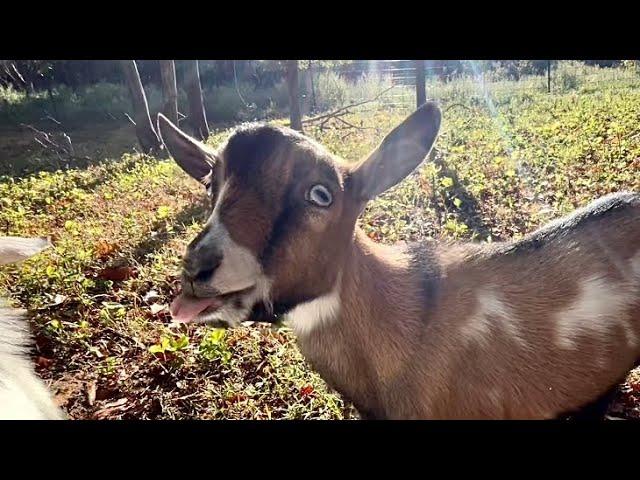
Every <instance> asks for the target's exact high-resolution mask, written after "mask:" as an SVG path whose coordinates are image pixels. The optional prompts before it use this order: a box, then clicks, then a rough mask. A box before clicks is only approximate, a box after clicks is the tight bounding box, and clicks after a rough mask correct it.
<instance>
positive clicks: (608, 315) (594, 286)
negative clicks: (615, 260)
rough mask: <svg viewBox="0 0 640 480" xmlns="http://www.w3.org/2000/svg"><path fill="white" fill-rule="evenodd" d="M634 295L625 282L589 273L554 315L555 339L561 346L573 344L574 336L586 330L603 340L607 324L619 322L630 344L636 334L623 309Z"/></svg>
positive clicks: (571, 346) (630, 302)
mask: <svg viewBox="0 0 640 480" xmlns="http://www.w3.org/2000/svg"><path fill="white" fill-rule="evenodd" d="M634 298H635V297H634V295H633V293H632V291H630V289H629V284H628V283H620V282H618V283H616V282H612V281H611V280H607V279H604V278H601V277H591V278H588V279H587V280H585V281H584V282H583V283H582V286H581V291H580V295H579V296H578V298H577V299H576V300H575V301H574V302H573V304H571V305H570V306H569V308H567V309H566V310H564V311H562V312H560V313H559V314H558V316H557V329H556V335H557V337H556V338H557V342H558V345H559V346H560V347H563V348H575V338H576V337H577V336H578V335H582V334H586V335H589V336H591V337H596V339H597V340H600V341H605V340H606V338H607V332H608V331H609V329H610V328H612V327H615V326H616V325H620V326H621V327H622V328H623V329H624V331H625V335H626V336H627V343H628V344H629V345H630V346H633V345H636V344H637V341H638V339H637V338H636V335H635V333H634V332H633V329H632V328H631V326H630V325H629V323H628V319H627V318H625V317H624V316H623V313H624V311H625V310H626V309H627V308H628V307H629V306H630V305H631V304H632V303H633V301H634Z"/></svg>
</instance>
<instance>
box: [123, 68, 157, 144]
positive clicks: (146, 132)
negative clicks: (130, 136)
mask: <svg viewBox="0 0 640 480" xmlns="http://www.w3.org/2000/svg"><path fill="white" fill-rule="evenodd" d="M120 65H121V67H122V71H123V72H124V78H125V81H126V83H127V87H128V88H129V93H130V94H131V103H132V104H133V117H134V119H135V125H136V135H137V136H138V141H139V142H140V146H141V147H142V150H143V151H144V153H153V152H158V151H160V139H159V138H158V135H157V134H156V131H155V130H154V128H153V124H152V123H151V116H150V115H149V105H148V104H147V97H146V96H145V94H144V89H143V88H142V81H141V80H140V74H139V73H138V66H137V65H136V61H135V60H122V61H121V62H120Z"/></svg>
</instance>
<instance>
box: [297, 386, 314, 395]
mask: <svg viewBox="0 0 640 480" xmlns="http://www.w3.org/2000/svg"><path fill="white" fill-rule="evenodd" d="M312 393H313V387H312V386H311V385H305V386H304V387H302V388H301V389H300V395H302V396H303V397H307V396H309V395H311V394H312Z"/></svg>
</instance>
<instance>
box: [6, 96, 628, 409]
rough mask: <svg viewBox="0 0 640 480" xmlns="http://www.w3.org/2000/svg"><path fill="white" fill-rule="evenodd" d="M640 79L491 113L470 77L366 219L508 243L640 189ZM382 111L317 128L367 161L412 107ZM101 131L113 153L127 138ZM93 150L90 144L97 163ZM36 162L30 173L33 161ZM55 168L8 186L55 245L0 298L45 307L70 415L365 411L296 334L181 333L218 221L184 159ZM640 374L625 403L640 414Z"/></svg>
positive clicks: (41, 361) (9, 198)
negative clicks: (208, 231) (198, 248)
mask: <svg viewBox="0 0 640 480" xmlns="http://www.w3.org/2000/svg"><path fill="white" fill-rule="evenodd" d="M611 85H613V84H611ZM463 87H464V88H463ZM467 87H468V88H470V90H465V89H467ZM637 87H638V85H635V84H632V85H627V84H625V85H623V86H619V88H598V89H596V90H594V91H591V90H589V91H584V92H582V93H579V92H577V91H570V92H568V93H560V94H554V95H548V94H546V93H544V92H542V91H521V92H520V93H510V94H508V95H507V94H504V93H501V91H500V90H499V89H498V90H496V91H493V92H489V95H488V98H489V99H490V100H491V102H490V103H491V106H489V105H488V104H487V101H486V100H485V95H484V93H483V92H482V91H479V90H478V88H477V86H473V85H471V86H466V84H461V85H458V89H459V91H460V92H462V93H458V94H456V93H455V92H453V93H450V96H449V97H446V98H443V110H444V112H445V113H444V122H443V131H442V134H441V137H440V140H439V142H438V146H437V150H436V152H435V154H434V156H433V160H434V161H433V162H425V164H424V165H423V166H422V167H421V168H420V169H419V171H417V172H416V173H415V174H413V175H412V176H411V177H410V178H409V179H407V180H406V181H405V182H403V183H402V184H400V185H398V186H396V187H395V188H393V189H392V190H390V191H389V192H387V193H385V194H384V195H383V196H381V197H380V198H379V199H377V200H376V201H375V202H373V203H372V204H371V205H370V206H369V207H368V208H367V210H366V212H365V214H364V216H363V218H362V219H361V224H362V226H363V227H364V229H365V231H366V232H367V233H368V234H369V235H370V236H371V237H373V238H376V239H377V240H379V241H382V242H394V241H398V240H411V239H416V238H421V237H425V236H431V237H434V238H438V239H443V240H449V239H456V238H457V239H474V240H477V241H493V240H496V239H508V238H512V237H518V236H521V235H523V234H525V233H526V232H529V231H531V230H532V229H534V228H536V227H537V226H539V225H541V224H542V223H544V222H545V221H548V220H549V219H551V218H553V217H556V216H558V215H561V214H563V213H566V212H569V211H571V210H572V209H574V208H575V207H577V206H579V205H583V204H584V203H586V202H587V201H589V200H590V199H592V198H595V197H597V196H599V195H602V194H605V193H608V192H612V191H617V190H621V189H632V190H640V89H639V88H637ZM448 88H450V89H452V90H455V88H456V87H455V85H453V86H450V87H448ZM370 107H371V105H369V106H368V107H367V108H368V111H360V112H354V113H352V114H351V115H349V116H347V117H344V119H345V120H347V121H348V122H350V123H352V124H354V125H359V126H361V128H360V129H353V128H346V127H345V125H344V124H341V123H340V122H338V121H332V122H330V123H328V124H327V125H325V126H324V128H323V129H322V130H321V129H320V128H318V127H309V128H308V129H307V133H308V134H309V135H311V136H313V137H315V138H317V139H318V140H320V141H321V142H322V143H324V144H325V145H326V146H327V147H328V148H329V149H331V150H332V151H333V152H335V153H336V154H339V155H341V156H343V157H345V158H346V159H350V160H357V159H359V158H361V157H362V156H363V155H365V154H366V153H367V152H368V151H369V150H370V149H371V148H373V147H374V146H375V145H376V144H377V142H379V141H380V139H381V138H382V136H383V135H384V133H386V132H387V131H389V130H390V129H391V128H393V127H394V126H395V125H396V124H397V123H398V122H399V121H400V120H401V119H402V118H403V117H404V116H405V114H406V113H407V111H408V110H406V109H390V108H388V107H384V106H377V107H376V106H375V105H374V106H373V108H370ZM95 133H96V136H98V137H100V136H102V135H104V136H103V137H102V141H103V142H105V143H108V139H109V136H108V135H112V134H113V133H114V132H104V133H102V132H101V131H99V130H97V131H96V132H95ZM226 133H227V132H226V131H220V132H217V133H216V134H214V135H213V136H212V138H211V139H210V142H211V143H212V144H213V145H215V144H216V143H218V142H219V141H220V140H221V139H222V138H223V137H224V136H225V135H226ZM16 136H17V134H16ZM15 138H16V137H12V139H11V141H12V142H14V140H15ZM3 142H5V139H4V137H3ZM7 142H8V141H7ZM7 142H5V143H3V144H1V145H0V147H1V148H2V149H4V150H0V151H4V152H5V156H7V155H11V146H10V145H7V144H6V143H7ZM125 143H126V142H125ZM93 144H94V143H93V142H92V141H91V140H90V139H87V142H86V144H85V145H80V146H79V148H84V149H85V151H86V152H88V153H89V154H90V152H91V145H93ZM16 153H21V152H16ZM27 157H28V158H25V162H27V164H28V165H30V164H29V163H28V162H29V161H31V160H34V159H35V158H36V155H35V154H32V155H30V156H29V155H28V156H27ZM105 159H106V160H109V159H110V161H106V160H105ZM41 164H42V161H41V160H40V161H35V160H34V163H33V165H32V168H31V170H29V168H27V170H26V172H27V173H25V175H23V176H20V177H11V176H4V177H0V228H1V229H2V234H11V235H42V236H51V237H52V240H53V243H54V245H55V247H54V248H53V249H51V250H49V251H46V252H44V253H42V254H40V255H38V256H37V257H35V258H33V259H31V260H29V261H27V262H25V263H24V264H22V265H19V266H8V267H3V268H2V269H0V289H5V290H7V292H8V294H9V295H10V296H11V297H12V298H13V299H14V300H15V301H16V303H18V304H21V305H23V306H25V307H27V308H28V309H29V310H30V311H31V312H32V313H33V321H34V325H35V331H36V334H37V335H36V336H37V343H38V349H39V351H38V357H39V358H38V365H39V367H38V371H39V373H40V374H41V375H42V376H43V377H45V378H46V379H48V380H50V381H51V383H52V388H53V389H54V390H55V391H56V392H58V398H59V400H60V402H61V404H62V405H63V407H64V408H65V410H66V411H67V412H69V414H70V415H71V416H72V417H73V418H274V419H275V418H326V419H342V418H356V414H355V412H354V410H353V408H352V407H351V406H350V405H348V404H346V403H345V402H344V401H343V400H342V399H341V398H340V397H339V395H337V394H336V393H335V392H332V391H330V390H329V389H328V388H327V387H326V386H325V384H324V383H323V381H322V380H321V379H320V378H319V377H318V375H316V374H315V373H314V372H312V371H311V370H310V369H309V367H308V366H307V364H306V363H305V361H304V359H303V358H302V356H301V355H300V353H299V351H298V350H297V348H296V347H295V343H294V337H293V335H292V333H291V332H290V331H289V330H287V329H286V328H283V327H273V328H268V327H264V326H256V325H253V326H248V327H243V328H240V329H236V330H232V331H223V330H216V329H212V328H208V327H203V326H182V327H180V328H173V329H169V328H168V327H167V322H168V313H167V310H166V305H167V304H168V303H169V302H170V300H171V298H172V296H173V295H174V293H175V292H176V290H177V273H178V268H179V259H180V255H181V253H182V250H183V249H184V246H185V245H186V243H187V242H188V240H189V239H190V238H192V237H193V236H194V234H195V233H196V232H197V231H198V228H199V225H200V222H201V220H202V215H203V211H204V210H203V205H202V201H203V192H201V191H200V188H199V186H198V185H196V184H195V182H193V181H191V180H190V179H189V178H188V177H187V176H186V175H185V174H184V173H183V172H182V171H181V170H180V169H179V168H178V167H177V166H176V165H174V163H173V162H172V161H168V160H164V161H162V160H158V159H154V158H149V157H145V156H142V155H138V154H132V153H127V154H124V155H119V154H118V155H115V154H105V157H104V158H103V159H102V160H101V161H100V162H97V164H95V162H87V164H86V165H84V164H83V165H82V166H81V167H77V168H71V169H68V170H58V171H49V172H47V171H44V172H40V173H28V172H29V171H33V170H35V169H37V168H38V166H39V165H41ZM72 166H73V165H72ZM634 375H635V376H634ZM634 375H632V376H631V377H630V380H629V381H628V382H627V384H626V385H625V386H624V387H623V388H622V389H621V394H620V397H619V399H618V400H619V401H618V404H617V405H618V407H619V408H624V409H625V415H627V416H630V417H633V416H635V417H640V411H639V409H638V404H639V403H640V397H639V396H638V392H639V391H640V388H638V387H639V383H638V374H637V373H636V374H634Z"/></svg>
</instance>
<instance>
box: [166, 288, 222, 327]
mask: <svg viewBox="0 0 640 480" xmlns="http://www.w3.org/2000/svg"><path fill="white" fill-rule="evenodd" d="M221 306H222V302H221V301H220V300H219V299H217V298H195V297H190V296H187V295H185V294H184V293H181V294H180V295H178V296H177V297H176V298H175V300H174V301H173V302H171V307H170V308H169V311H170V312H171V316H172V317H173V319H174V320H175V321H176V322H178V323H190V322H193V321H194V319H195V318H196V317H197V316H198V315H200V314H201V313H202V312H204V311H205V310H206V309H207V308H211V309H212V310H217V309H218V308H220V307H221Z"/></svg>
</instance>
